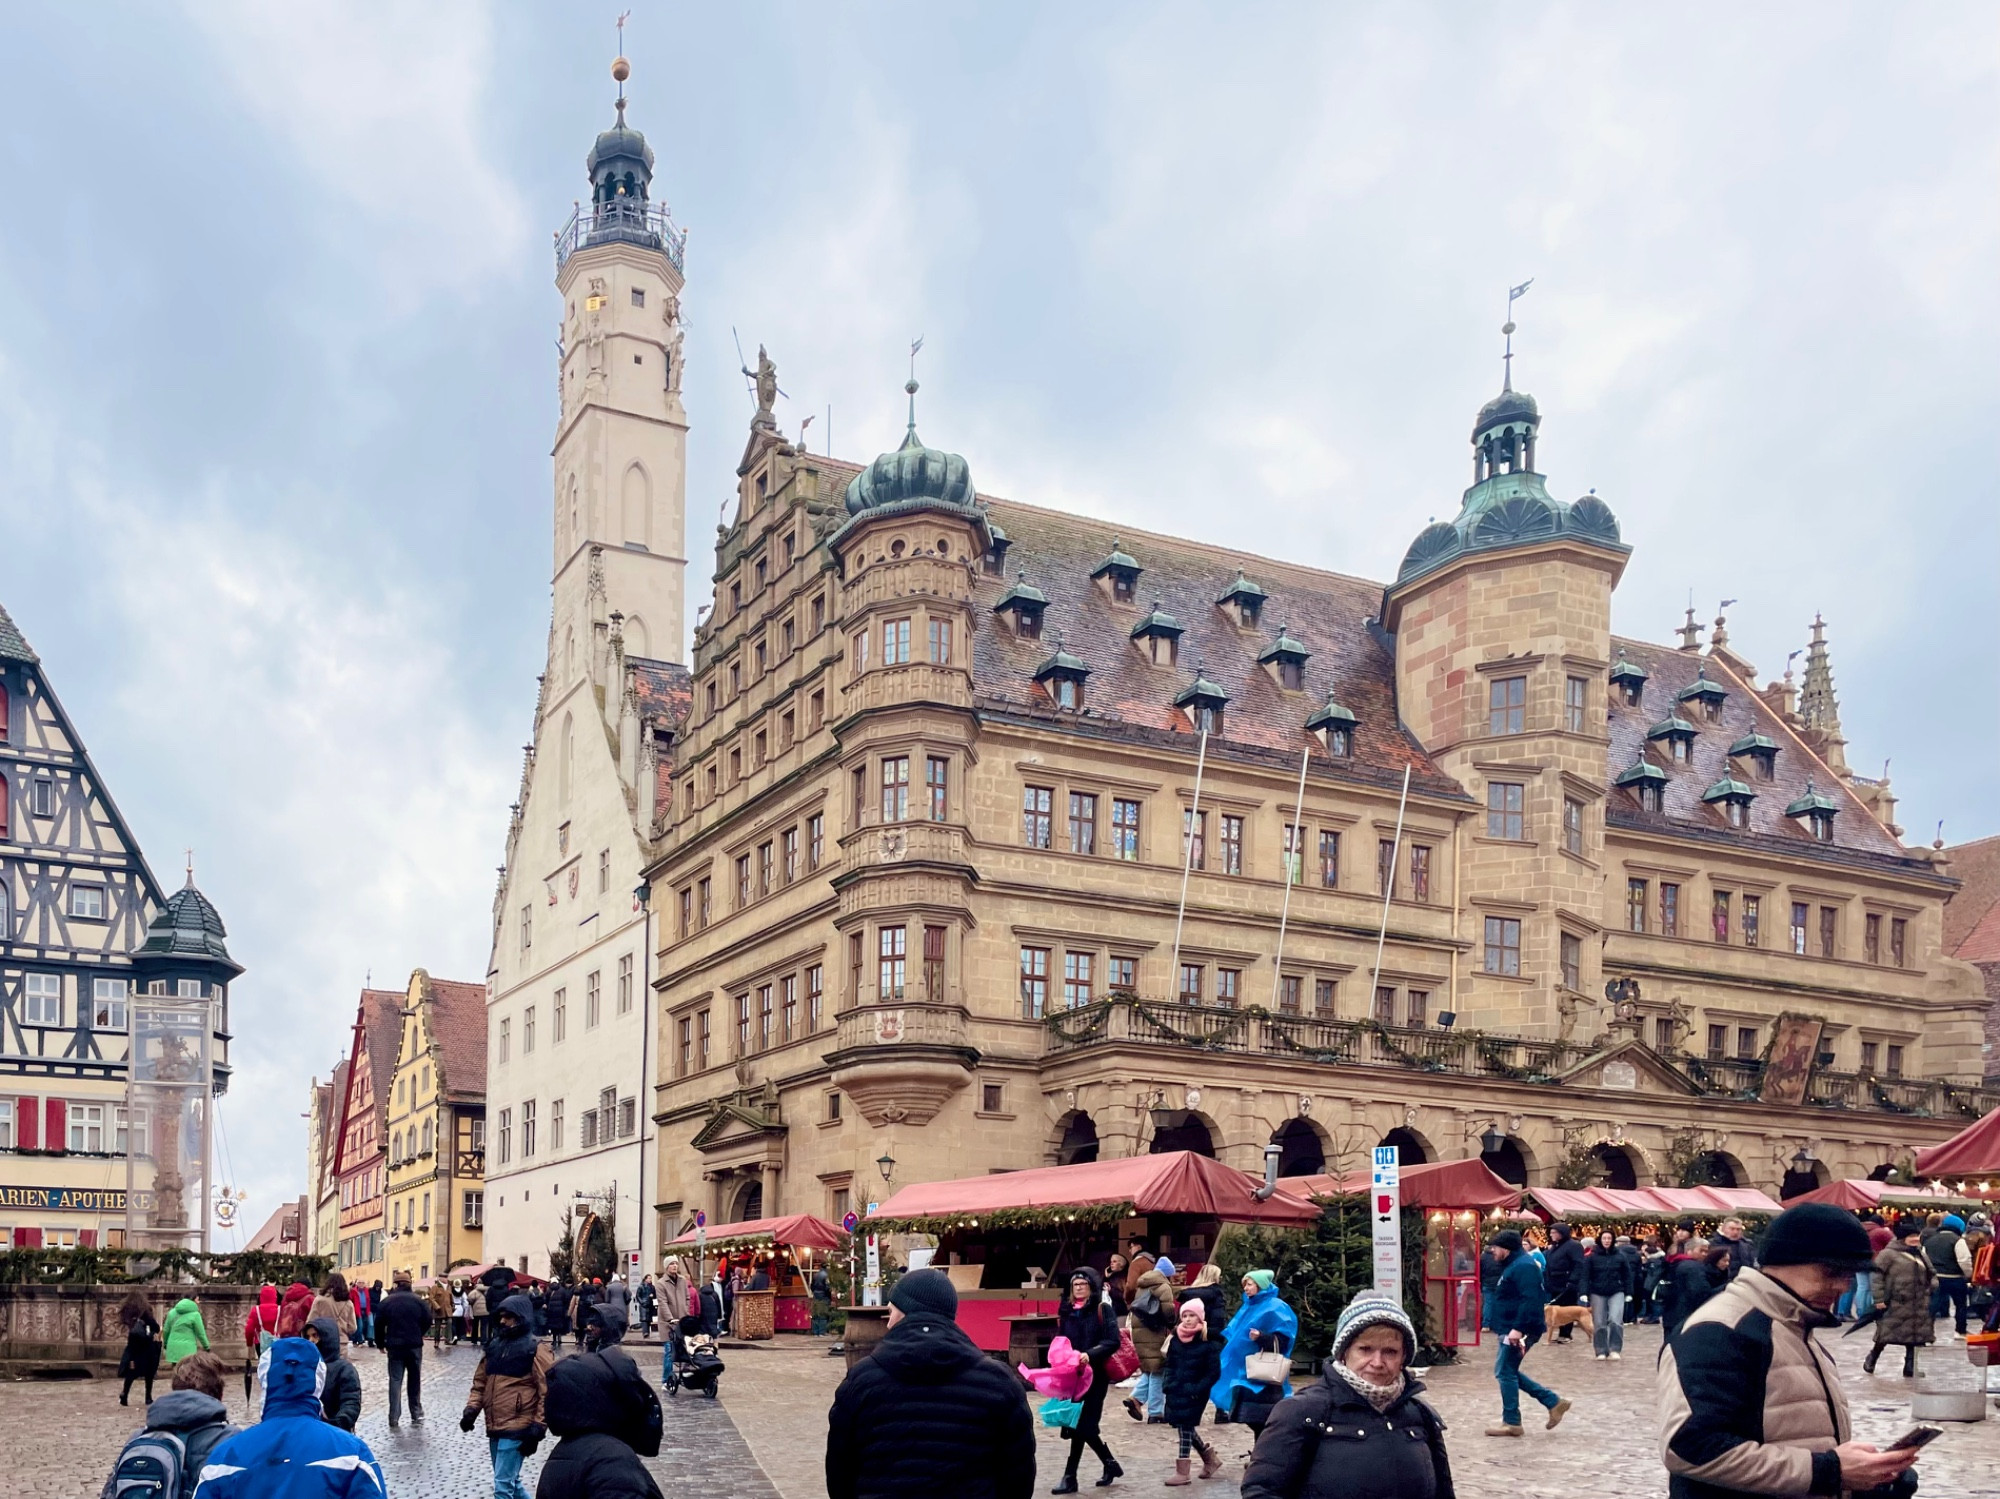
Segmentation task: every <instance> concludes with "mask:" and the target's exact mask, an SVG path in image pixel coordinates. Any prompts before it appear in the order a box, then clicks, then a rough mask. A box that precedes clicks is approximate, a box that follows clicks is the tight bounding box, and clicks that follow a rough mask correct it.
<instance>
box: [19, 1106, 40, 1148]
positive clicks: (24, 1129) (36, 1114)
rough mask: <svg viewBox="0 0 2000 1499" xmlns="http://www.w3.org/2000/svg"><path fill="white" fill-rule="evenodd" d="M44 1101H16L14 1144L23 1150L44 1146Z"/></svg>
mask: <svg viewBox="0 0 2000 1499" xmlns="http://www.w3.org/2000/svg"><path fill="white" fill-rule="evenodd" d="M41 1126H42V1101H41V1100H40V1099H39V1098H17V1099H15V1100H14V1135H15V1141H14V1143H15V1144H16V1145H18V1146H19V1147H20V1148H21V1149H22V1150H39V1149H41V1146H42V1128H41Z"/></svg>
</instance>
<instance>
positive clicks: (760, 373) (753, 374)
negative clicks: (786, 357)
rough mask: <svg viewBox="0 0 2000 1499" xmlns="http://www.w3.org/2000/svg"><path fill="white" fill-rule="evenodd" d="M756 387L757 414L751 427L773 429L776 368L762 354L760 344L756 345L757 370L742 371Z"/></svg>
mask: <svg viewBox="0 0 2000 1499" xmlns="http://www.w3.org/2000/svg"><path fill="white" fill-rule="evenodd" d="M743 373H744V374H745V375H747V376H748V377H749V378H750V379H751V380H753V381H755V382H756V387H757V414H756V415H755V416H753V417H752V418H751V419H750V425H751V426H753V427H775V426H777V425H778V419H777V418H776V417H775V416H773V415H772V414H771V408H772V407H773V406H775V405H777V403H778V367H777V366H776V365H775V364H773V363H771V356H770V355H769V354H766V353H765V352H764V346H763V345H762V344H759V345H757V368H756V369H755V370H754V371H752V370H749V369H746V370H744V371H743Z"/></svg>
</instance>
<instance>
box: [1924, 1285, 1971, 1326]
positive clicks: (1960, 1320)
mask: <svg viewBox="0 0 2000 1499" xmlns="http://www.w3.org/2000/svg"><path fill="white" fill-rule="evenodd" d="M1965 1295H1966V1284H1965V1277H1964V1276H1963V1275H1940V1276H1939V1277H1938V1282H1937V1284H1936V1285H1935V1286H1932V1287H1931V1316H1932V1317H1933V1318H1936V1317H1942V1316H1943V1315H1944V1314H1945V1313H1946V1312H1950V1313H1951V1315H1952V1331H1953V1332H1955V1333H1957V1334H1958V1335H1959V1336H1960V1337H1964V1336H1965Z"/></svg>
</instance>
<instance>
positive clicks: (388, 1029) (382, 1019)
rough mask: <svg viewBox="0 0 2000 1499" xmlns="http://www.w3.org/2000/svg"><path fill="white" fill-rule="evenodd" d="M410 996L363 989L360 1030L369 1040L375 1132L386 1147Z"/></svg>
mask: <svg viewBox="0 0 2000 1499" xmlns="http://www.w3.org/2000/svg"><path fill="white" fill-rule="evenodd" d="M408 999H409V995H408V994H407V993H405V992H404V991H403V990H401V989H363V990H362V991H361V1030H362V1034H363V1035H364V1036H365V1037H366V1038H367V1041H368V1081H369V1085H370V1086H371V1087H373V1088H374V1090H375V1134H376V1137H377V1142H378V1144H379V1145H380V1146H381V1147H382V1148H383V1149H387V1147H388V1143H389V1091H390V1089H392V1088H393V1087H395V1085H396V1052H397V1050H398V1049H399V1045H398V1043H400V1042H401V1040H402V1039H403V1005H404V1003H405V1002H406V1001H407V1000H408ZM354 1164H357V1165H358V1164H360V1163H359V1162H356V1163H354Z"/></svg>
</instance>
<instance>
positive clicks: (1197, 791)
mask: <svg viewBox="0 0 2000 1499" xmlns="http://www.w3.org/2000/svg"><path fill="white" fill-rule="evenodd" d="M1207 766H1208V730H1207V729H1203V730H1202V731H1201V744H1200V747H1199V748H1198V749H1197V750H1196V751H1195V757H1194V806H1193V807H1192V808H1190V809H1189V811H1188V815H1187V822H1186V823H1185V825H1184V826H1183V827H1182V830H1181V905H1180V909H1179V910H1178V911H1176V912H1175V913H1174V965H1173V967H1172V969H1170V970H1169V971H1168V974H1167V977H1168V979H1169V981H1170V982H1172V983H1175V984H1178V983H1180V981H1181V925H1182V923H1183V922H1185V921H1186V920H1187V893H1188V871H1189V870H1191V869H1193V868H1194V838H1195V829H1197V828H1198V827H1200V826H1201V773H1202V771H1203V770H1204V769H1206V768H1207ZM1168 992H1169V993H1170V994H1172V993H1178V992H1179V991H1178V990H1169V991H1168Z"/></svg>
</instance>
